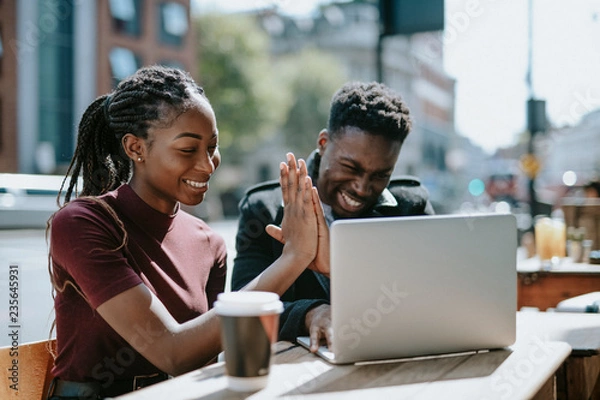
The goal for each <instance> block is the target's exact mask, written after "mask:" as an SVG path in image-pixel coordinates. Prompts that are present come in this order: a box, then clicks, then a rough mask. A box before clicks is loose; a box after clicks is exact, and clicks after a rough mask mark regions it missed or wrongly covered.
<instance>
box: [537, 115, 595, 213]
mask: <svg viewBox="0 0 600 400" xmlns="http://www.w3.org/2000/svg"><path fill="white" fill-rule="evenodd" d="M538 147H539V153H540V162H541V172H540V174H539V177H538V179H537V182H536V184H537V189H538V191H539V192H540V195H541V197H542V199H543V200H544V201H546V202H549V203H552V204H554V203H556V202H557V201H558V200H559V198H560V196H562V195H564V194H565V193H566V192H567V190H569V187H567V186H566V183H565V182H564V178H563V177H564V175H565V173H567V172H569V173H574V177H575V178H576V180H575V181H574V182H567V183H569V184H572V186H578V187H581V186H583V185H584V184H585V183H587V182H588V181H589V180H592V179H598V178H600V109H598V110H595V111H592V112H590V113H588V114H587V115H585V116H584V117H583V118H582V119H581V121H580V122H579V123H578V124H576V125H573V126H567V127H563V128H556V129H552V130H550V131H549V132H548V134H547V135H545V136H544V137H543V138H540V141H539V142H538Z"/></svg>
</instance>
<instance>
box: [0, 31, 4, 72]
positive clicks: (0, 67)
mask: <svg viewBox="0 0 600 400" xmlns="http://www.w3.org/2000/svg"><path fill="white" fill-rule="evenodd" d="M3 55H4V47H3V46H2V25H0V76H2V60H3V57H2V56H3Z"/></svg>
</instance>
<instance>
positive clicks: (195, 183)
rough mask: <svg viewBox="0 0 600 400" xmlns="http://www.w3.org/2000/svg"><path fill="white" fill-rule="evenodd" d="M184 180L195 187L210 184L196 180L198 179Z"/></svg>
mask: <svg viewBox="0 0 600 400" xmlns="http://www.w3.org/2000/svg"><path fill="white" fill-rule="evenodd" d="M184 182H185V183H187V184H188V185H190V186H193V187H195V188H202V187H206V185H207V184H208V182H196V181H189V180H184Z"/></svg>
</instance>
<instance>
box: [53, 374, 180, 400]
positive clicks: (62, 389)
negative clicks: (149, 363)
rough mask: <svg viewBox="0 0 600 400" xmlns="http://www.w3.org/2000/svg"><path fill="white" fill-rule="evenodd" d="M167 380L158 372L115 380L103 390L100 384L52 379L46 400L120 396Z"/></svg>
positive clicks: (93, 398) (95, 399)
mask: <svg viewBox="0 0 600 400" xmlns="http://www.w3.org/2000/svg"><path fill="white" fill-rule="evenodd" d="M167 379H169V375H167V374H165V373H164V372H159V373H156V374H153V375H139V376H134V377H133V378H130V379H117V380H115V381H114V382H113V383H112V384H110V386H108V387H106V388H104V387H102V385H101V384H100V382H71V381H64V380H62V379H58V378H54V380H53V381H52V384H51V385H50V390H49V391H48V392H49V394H48V400H62V399H82V400H84V399H85V400H97V399H103V398H105V397H114V396H120V395H123V394H125V393H129V392H133V391H134V390H138V389H142V388H144V387H146V386H150V385H153V384H155V383H159V382H162V381H165V380H167Z"/></svg>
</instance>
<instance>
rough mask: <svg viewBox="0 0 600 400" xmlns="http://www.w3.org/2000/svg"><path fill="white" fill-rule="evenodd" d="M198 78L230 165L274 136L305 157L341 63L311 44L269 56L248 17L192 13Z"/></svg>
mask: <svg viewBox="0 0 600 400" xmlns="http://www.w3.org/2000/svg"><path fill="white" fill-rule="evenodd" d="M195 24H196V32H197V35H198V40H197V43H198V45H199V48H198V71H197V74H196V76H197V77H199V79H198V81H199V83H200V84H201V85H202V86H203V87H204V89H205V91H206V94H207V96H208V98H209V99H210V101H211V104H212V106H213V108H214V110H215V114H216V116H217V127H218V128H219V147H220V149H221V153H222V154H223V155H224V159H226V160H227V162H228V163H230V164H236V163H239V162H241V161H242V157H241V156H242V155H243V154H244V153H247V152H250V151H252V150H253V149H254V148H255V147H256V146H258V145H260V143H261V142H263V141H264V140H268V139H269V137H270V136H272V135H274V134H279V133H282V134H284V135H285V144H286V146H287V148H286V149H285V150H286V151H287V150H290V151H294V152H295V153H297V154H299V155H302V157H305V156H306V155H308V154H309V153H310V151H312V150H313V149H314V148H315V146H316V140H317V134H318V133H319V131H320V130H321V129H323V128H325V127H326V125H327V119H328V116H329V103H330V101H331V97H332V95H333V93H334V92H335V91H336V90H337V89H338V88H339V87H340V86H341V85H342V83H343V82H344V81H345V74H344V72H343V71H344V69H343V67H342V65H341V64H340V63H339V61H337V60H336V59H335V58H334V57H332V56H330V55H327V54H326V53H324V52H322V51H319V50H317V49H310V48H307V49H305V50H303V51H301V52H298V53H291V54H288V55H284V56H280V57H278V58H277V59H276V60H273V59H272V58H271V54H270V48H269V46H270V38H269V36H268V34H267V33H266V32H264V31H263V30H262V29H261V28H260V27H259V26H258V24H257V22H256V20H255V19H254V18H253V17H252V16H248V15H239V14H207V15H201V16H199V17H197V19H196V21H195Z"/></svg>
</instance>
